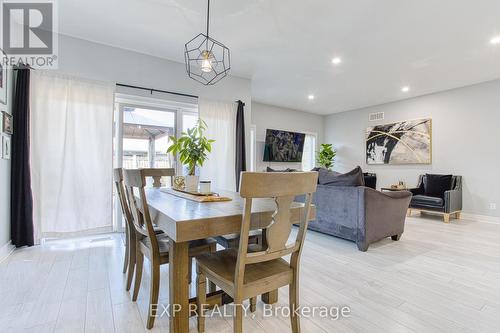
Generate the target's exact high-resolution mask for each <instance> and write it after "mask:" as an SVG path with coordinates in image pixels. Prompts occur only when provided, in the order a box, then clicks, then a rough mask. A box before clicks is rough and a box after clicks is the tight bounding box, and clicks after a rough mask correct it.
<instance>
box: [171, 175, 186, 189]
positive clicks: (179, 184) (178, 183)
mask: <svg viewBox="0 0 500 333" xmlns="http://www.w3.org/2000/svg"><path fill="white" fill-rule="evenodd" d="M172 187H173V188H175V189H176V190H184V189H185V188H186V177H184V176H175V177H174V184H173V186H172Z"/></svg>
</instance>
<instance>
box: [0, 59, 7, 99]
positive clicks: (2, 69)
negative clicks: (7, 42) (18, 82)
mask: <svg viewBox="0 0 500 333" xmlns="http://www.w3.org/2000/svg"><path fill="white" fill-rule="evenodd" d="M5 57H6V55H5V53H4V52H3V51H2V49H0V58H1V59H0V103H2V104H7V66H5V63H6V62H4V59H5Z"/></svg>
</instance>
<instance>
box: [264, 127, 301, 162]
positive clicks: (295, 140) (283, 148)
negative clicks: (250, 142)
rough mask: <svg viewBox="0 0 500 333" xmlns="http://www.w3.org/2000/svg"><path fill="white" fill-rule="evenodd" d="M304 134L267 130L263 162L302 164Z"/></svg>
mask: <svg viewBox="0 0 500 333" xmlns="http://www.w3.org/2000/svg"><path fill="white" fill-rule="evenodd" d="M305 138H306V135H305V134H304V133H295V132H288V131H280V130H274V129H268V130H267V131H266V142H265V144H264V162H302V153H303V152H304V142H305Z"/></svg>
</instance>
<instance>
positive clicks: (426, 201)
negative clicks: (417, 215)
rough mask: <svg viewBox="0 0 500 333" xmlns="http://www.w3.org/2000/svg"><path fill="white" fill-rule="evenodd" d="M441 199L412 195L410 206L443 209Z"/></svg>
mask: <svg viewBox="0 0 500 333" xmlns="http://www.w3.org/2000/svg"><path fill="white" fill-rule="evenodd" d="M443 205H444V203H443V199H442V198H438V197H431V196H427V195H419V194H417V195H414V196H413V197H412V198H411V206H415V207H416V206H420V207H436V208H437V207H443Z"/></svg>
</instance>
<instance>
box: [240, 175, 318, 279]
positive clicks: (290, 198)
mask: <svg viewBox="0 0 500 333" xmlns="http://www.w3.org/2000/svg"><path fill="white" fill-rule="evenodd" d="M317 183H318V173H317V172H273V173H268V172H242V173H241V185H240V195H241V197H242V198H244V199H245V206H244V213H243V222H242V225H241V235H240V247H239V250H238V263H237V265H236V266H237V267H236V275H235V276H236V281H235V283H240V284H241V283H243V277H244V271H245V265H248V264H253V263H258V262H264V261H269V260H274V259H278V258H281V257H283V256H286V255H289V254H292V261H291V265H292V266H298V262H299V258H300V253H301V250H302V246H303V244H304V239H305V234H306V230H307V224H308V222H309V214H310V210H311V202H312V194H313V193H314V192H316V186H317ZM298 195H305V203H304V210H303V214H302V216H301V218H300V227H299V231H298V233H297V237H296V239H295V241H294V242H293V243H291V244H287V241H288V238H289V236H290V233H291V230H292V221H291V214H292V212H291V205H292V203H293V202H294V199H295V197H296V196H298ZM255 198H273V199H274V201H275V203H276V211H275V212H274V214H273V215H272V220H271V221H270V224H269V226H267V230H266V235H265V236H266V241H267V245H268V247H267V249H264V250H263V251H260V252H251V253H248V234H249V231H250V222H251V212H252V202H253V199H255Z"/></svg>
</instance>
